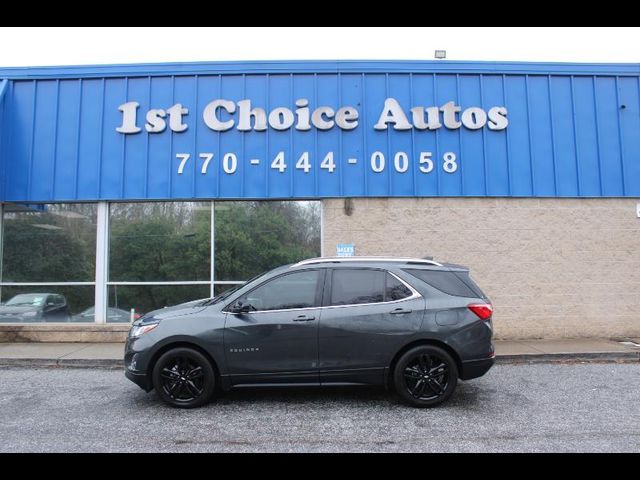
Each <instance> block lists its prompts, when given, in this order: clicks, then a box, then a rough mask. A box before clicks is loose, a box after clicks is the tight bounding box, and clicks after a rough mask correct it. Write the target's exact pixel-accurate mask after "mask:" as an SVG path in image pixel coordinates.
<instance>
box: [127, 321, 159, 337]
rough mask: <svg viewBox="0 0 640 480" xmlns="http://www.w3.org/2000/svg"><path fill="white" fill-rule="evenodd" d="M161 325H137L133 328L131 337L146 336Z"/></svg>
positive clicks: (156, 323)
mask: <svg viewBox="0 0 640 480" xmlns="http://www.w3.org/2000/svg"><path fill="white" fill-rule="evenodd" d="M159 324H160V322H153V323H144V324H140V325H135V326H133V327H131V330H130V331H129V336H130V337H139V336H140V335H144V334H145V333H147V332H150V331H151V330H153V329H154V328H156V327H157V326H158V325H159Z"/></svg>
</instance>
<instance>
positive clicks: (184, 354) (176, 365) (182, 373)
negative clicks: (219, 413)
mask: <svg viewBox="0 0 640 480" xmlns="http://www.w3.org/2000/svg"><path fill="white" fill-rule="evenodd" d="M152 379H153V386H154V388H155V389H156V392H157V393H158V395H159V396H160V398H161V399H162V400H163V401H164V402H165V403H167V404H168V405H171V406H172V407H178V408H195V407H200V406H202V405H204V404H205V403H207V402H208V401H209V400H210V399H211V397H212V396H213V392H214V390H215V386H216V376H215V372H214V371H213V366H212V365H211V362H209V360H208V359H207V358H206V357H205V356H204V355H202V354H201V353H200V352H198V351H197V350H194V349H192V348H186V347H180V348H174V349H172V350H169V351H167V352H165V353H163V354H162V356H161V357H160V358H159V359H158V361H157V362H156V364H155V366H154V367H153V374H152Z"/></svg>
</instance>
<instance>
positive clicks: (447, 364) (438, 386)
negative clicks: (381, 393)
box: [394, 345, 458, 407]
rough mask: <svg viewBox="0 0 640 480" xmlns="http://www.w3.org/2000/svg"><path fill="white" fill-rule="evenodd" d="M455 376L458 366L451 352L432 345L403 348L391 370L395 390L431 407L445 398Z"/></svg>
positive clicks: (407, 398) (410, 400)
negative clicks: (393, 369) (404, 351)
mask: <svg viewBox="0 0 640 480" xmlns="http://www.w3.org/2000/svg"><path fill="white" fill-rule="evenodd" d="M457 379H458V368H457V366H456V362H455V361H454V360H453V358H451V355H449V354H448V353H447V352H446V351H444V350H443V349H441V348H438V347H434V346H431V345H424V346H420V347H416V348H413V349H411V350H409V351H408V352H406V353H405V354H404V355H402V357H400V359H399V360H398V363H397V364H396V368H395V372H394V384H395V387H396V392H397V393H398V395H400V397H401V398H402V399H403V400H404V401H405V402H406V403H409V404H410V405H413V406H416V407H433V406H435V405H438V404H440V403H442V402H444V401H445V400H447V399H448V398H449V397H450V396H451V394H452V393H453V391H454V390H455V387H456V383H457Z"/></svg>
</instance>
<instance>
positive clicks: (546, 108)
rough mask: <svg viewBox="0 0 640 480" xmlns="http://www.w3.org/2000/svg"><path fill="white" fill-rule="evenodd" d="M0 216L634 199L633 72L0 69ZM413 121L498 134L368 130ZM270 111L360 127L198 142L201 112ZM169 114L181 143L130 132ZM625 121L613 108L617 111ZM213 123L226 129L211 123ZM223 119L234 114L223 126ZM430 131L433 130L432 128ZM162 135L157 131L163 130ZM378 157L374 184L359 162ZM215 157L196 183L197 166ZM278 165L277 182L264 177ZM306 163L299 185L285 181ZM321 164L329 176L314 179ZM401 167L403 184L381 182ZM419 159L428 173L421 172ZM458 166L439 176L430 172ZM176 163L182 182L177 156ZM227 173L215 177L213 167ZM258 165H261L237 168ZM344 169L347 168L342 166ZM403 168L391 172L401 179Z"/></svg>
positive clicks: (638, 128) (639, 131)
mask: <svg viewBox="0 0 640 480" xmlns="http://www.w3.org/2000/svg"><path fill="white" fill-rule="evenodd" d="M0 78H8V79H9V85H8V88H7V91H6V94H5V95H4V99H3V100H2V101H1V103H0V155H1V158H0V174H1V175H2V178H1V179H0V180H1V181H0V200H4V201H20V202H46V201H75V200H98V199H107V200H125V199H172V198H176V199H190V198H230V199H231V198H237V199H240V198H255V199H258V198H317V197H339V196H353V197H355V196H407V197H411V196H525V197H526V196H534V197H599V196H605V197H623V196H628V197H638V196H640V67H639V66H638V65H636V64H633V65H571V64H566V65H565V64H544V65H538V64H509V63H501V64H489V63H476V62H468V63H459V62H435V63H432V62H409V63H403V62H310V63H296V62H294V63H268V64H265V63H261V64H253V63H229V64H184V65H182V64H178V65H164V66H161V65H149V66H141V65H136V66H113V67H79V68H60V69H48V68H39V69H4V70H3V69H0ZM389 97H393V98H395V99H396V100H397V101H398V103H399V104H400V105H401V107H402V108H403V110H404V112H405V113H406V114H407V117H408V118H409V120H410V121H411V120H412V117H411V111H410V109H411V108H412V107H414V106H424V107H428V106H441V105H443V104H445V103H447V102H449V101H454V102H455V103H456V105H459V106H461V107H462V110H464V109H466V108H469V107H472V106H475V107H481V108H483V109H484V110H485V111H488V110H489V109H490V108H491V107H494V106H506V108H507V110H508V120H509V125H508V126H507V128H506V129H504V130H490V129H488V128H487V127H486V126H485V127H484V128H481V129H478V130H470V129H468V128H465V127H462V128H459V129H448V128H445V127H444V125H443V126H442V127H441V128H439V129H436V130H417V129H411V130H406V131H397V130H393V128H391V127H389V129H388V130H374V128H373V126H374V124H375V123H376V122H377V120H378V117H379V116H380V113H381V112H382V107H383V105H384V101H385V99H386V98H389ZM217 98H225V99H228V100H231V101H233V102H237V101H239V100H242V99H250V100H251V103H252V108H255V107H261V108H264V109H265V110H266V112H267V115H268V114H269V111H270V110H271V109H273V108H276V107H286V108H289V109H291V110H293V111H295V101H296V99H299V98H306V99H308V100H309V107H310V108H311V110H313V109H314V108H316V107H318V106H330V107H331V108H333V109H334V110H337V109H338V108H340V107H342V106H353V107H355V108H356V109H357V110H358V112H359V118H358V122H359V124H358V127H357V128H355V129H353V130H341V129H339V128H338V127H337V126H336V127H334V128H332V129H329V130H326V131H320V130H318V129H316V128H314V127H312V128H311V129H310V130H308V131H298V130H296V129H295V128H290V129H288V130H283V131H278V130H275V129H273V128H270V127H269V128H268V130H267V131H266V132H259V131H249V132H241V131H238V130H237V129H236V128H235V127H234V128H232V129H231V130H228V131H225V132H221V133H220V132H215V131H212V130H211V129H210V128H208V127H207V125H206V124H205V123H204V121H203V119H202V113H203V110H204V108H205V106H206V105H207V104H208V103H209V102H211V101H212V100H214V99H217ZM127 101H137V102H139V103H140V107H139V109H138V122H137V124H138V126H140V127H143V131H142V132H140V133H136V134H127V135H124V134H121V133H119V132H117V131H116V127H118V126H119V125H120V124H121V122H122V114H121V112H120V111H119V110H118V106H119V105H121V104H123V103H125V102H127ZM176 103H181V104H182V105H183V106H184V107H186V108H188V109H189V113H188V115H186V116H185V118H184V120H185V122H186V123H187V124H188V125H189V128H188V129H187V130H186V131H184V132H180V133H174V132H171V131H170V129H169V128H167V129H166V130H165V131H164V132H162V133H147V132H146V131H144V114H145V113H146V112H147V111H148V110H149V109H151V108H165V109H166V108H168V107H170V106H171V105H174V104H176ZM623 105H624V108H622V106H623ZM220 116H221V117H224V118H223V119H226V118H231V117H230V116H229V115H228V114H226V113H224V112H223V113H222V114H221V115H220ZM233 116H234V117H235V118H237V111H236V113H235V114H234V115H233ZM441 118H442V117H441ZM167 122H168V119H167ZM376 151H378V152H382V154H383V155H384V159H385V168H384V169H383V170H382V171H381V172H379V173H376V172H374V171H373V169H372V166H371V155H372V154H373V153H374V152H376ZM204 152H211V153H213V154H214V157H213V160H211V163H210V165H209V168H208V171H207V173H206V174H202V173H201V169H202V166H203V161H204V160H203V159H202V158H200V156H199V154H200V153H204ZM280 152H284V163H285V164H286V169H284V171H283V172H280V171H279V170H278V169H276V168H272V167H271V162H272V161H273V159H274V158H275V157H276V156H277V155H278V154H279V153H280ZM303 152H308V158H309V164H310V166H311V169H310V171H309V172H304V171H303V170H302V169H300V168H296V163H297V162H298V160H299V159H300V156H301V155H302V153H303ZM328 152H333V155H334V162H335V165H336V166H335V170H334V171H333V172H332V173H330V172H329V171H328V169H326V168H321V167H320V165H321V162H322V160H323V159H324V158H325V157H326V155H327V153H328ZM398 152H404V153H406V155H407V156H408V159H409V168H408V169H407V171H406V172H398V171H396V169H395V162H394V158H395V157H396V155H397V154H398ZM421 152H432V159H433V162H434V168H433V171H432V172H430V173H428V174H425V173H422V172H420V170H419V167H420V165H419V163H418V162H419V158H420V153H421ZM446 152H453V153H455V155H456V159H457V160H456V161H457V165H458V169H457V170H456V171H455V172H454V173H447V172H446V171H444V169H443V160H442V157H443V155H444V154H445V153H446ZM179 153H188V154H190V155H191V157H190V159H189V160H188V161H187V163H186V164H185V168H184V171H183V173H182V174H181V175H178V174H177V170H178V166H179V164H180V159H179V158H177V157H176V154H179ZM227 153H232V154H234V155H236V157H237V170H236V171H235V172H234V173H233V174H229V173H226V172H225V171H224V168H223V159H224V156H225V154H227ZM251 159H259V160H260V163H259V165H253V164H251V163H250V160H251ZM349 159H357V162H356V163H355V164H351V163H349ZM402 160H403V158H402V156H400V157H399V161H400V164H402Z"/></svg>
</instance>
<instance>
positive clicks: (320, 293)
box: [222, 268, 327, 315]
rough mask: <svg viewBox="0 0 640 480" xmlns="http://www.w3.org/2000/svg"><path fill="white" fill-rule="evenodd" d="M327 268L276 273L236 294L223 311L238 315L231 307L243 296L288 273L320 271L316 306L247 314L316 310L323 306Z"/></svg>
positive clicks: (258, 311)
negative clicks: (249, 288)
mask: <svg viewBox="0 0 640 480" xmlns="http://www.w3.org/2000/svg"><path fill="white" fill-rule="evenodd" d="M326 271H327V269H326V268H305V269H304V270H295V271H293V272H282V273H281V274H279V275H275V276H273V277H270V278H267V279H265V280H264V281H263V282H261V283H260V284H259V285H256V286H255V287H253V288H252V289H251V290H248V291H246V292H244V293H242V294H241V295H237V296H235V297H234V298H233V299H232V300H231V301H230V302H229V303H227V304H226V305H225V306H224V308H223V309H222V311H223V312H225V313H229V314H231V315H237V313H234V312H232V311H231V307H232V306H233V305H234V304H235V303H236V302H237V301H238V300H240V299H241V298H244V297H246V296H248V295H250V294H251V293H252V292H254V291H255V290H257V289H258V288H260V287H262V286H264V285H266V284H267V283H270V282H273V281H275V280H278V279H280V278H282V277H286V276H288V275H294V274H296V273H304V272H318V282H317V284H316V294H315V297H314V300H313V301H314V304H315V305H314V306H313V307H300V308H279V309H275V310H254V311H252V312H247V314H251V315H253V314H254V313H277V312H292V311H297V310H316V309H318V308H322V300H323V298H324V288H325V285H326Z"/></svg>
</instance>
